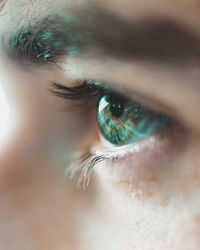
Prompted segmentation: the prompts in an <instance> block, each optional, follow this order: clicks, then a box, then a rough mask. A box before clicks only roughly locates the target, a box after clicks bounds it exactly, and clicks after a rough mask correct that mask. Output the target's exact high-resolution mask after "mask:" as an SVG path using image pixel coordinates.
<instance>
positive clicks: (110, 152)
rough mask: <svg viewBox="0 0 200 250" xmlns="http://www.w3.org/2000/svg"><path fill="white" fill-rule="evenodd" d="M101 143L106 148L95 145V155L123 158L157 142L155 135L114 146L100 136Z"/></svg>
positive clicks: (93, 150) (93, 151) (93, 149)
mask: <svg viewBox="0 0 200 250" xmlns="http://www.w3.org/2000/svg"><path fill="white" fill-rule="evenodd" d="M100 139H101V143H102V145H104V147H105V150H104V149H102V150H101V149H99V148H98V147H94V148H92V149H91V153H93V154H95V155H97V156H98V155H103V156H104V157H106V158H107V159H116V158H122V157H125V156H126V155H128V154H134V153H138V152H140V151H142V150H143V149H144V148H146V147H149V146H153V144H155V143H156V142H157V140H156V137H155V136H149V137H148V138H146V139H144V140H141V141H137V142H135V143H132V144H128V145H125V146H120V147H117V146H113V145H112V144H111V143H109V142H108V141H107V140H105V139H104V138H103V136H100Z"/></svg>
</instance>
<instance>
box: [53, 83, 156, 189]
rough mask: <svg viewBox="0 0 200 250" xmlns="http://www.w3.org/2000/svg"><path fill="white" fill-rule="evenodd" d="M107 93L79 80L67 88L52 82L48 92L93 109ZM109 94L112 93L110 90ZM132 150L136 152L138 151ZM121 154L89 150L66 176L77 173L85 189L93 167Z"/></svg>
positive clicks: (94, 84)
mask: <svg viewBox="0 0 200 250" xmlns="http://www.w3.org/2000/svg"><path fill="white" fill-rule="evenodd" d="M107 91H108V87H107V86H104V85H102V84H99V83H98V82H95V81H86V80H80V81H79V82H78V84H77V85H76V86H75V87H67V86H64V85H61V84H58V83H55V82H54V83H52V84H51V88H50V92H51V93H52V94H53V95H55V96H57V97H60V98H62V99H65V100H78V101H83V102H84V104H92V105H93V107H94V106H96V107H97V105H98V101H99V98H100V97H101V96H102V95H103V94H105V93H106V92H107ZM111 92H113V93H114V91H112V90H111ZM152 140H154V138H153V137H150V139H149V142H150V143H151V142H152ZM136 146H138V145H136ZM138 147H143V145H139V146H138ZM134 150H135V151H137V150H138V149H134ZM121 154H122V155H123V156H124V155H125V154H126V153H125V154H124V152H123V150H122V152H120V153H113V154H109V153H107V154H106V153H101V152H99V153H97V152H95V153H92V152H91V150H88V151H87V152H86V153H83V154H81V155H79V157H77V158H78V160H76V161H75V163H74V164H71V165H70V167H68V168H67V175H68V176H69V177H70V178H71V179H72V178H73V177H74V176H75V175H76V173H77V172H80V177H79V179H78V186H79V185H80V184H81V183H83V187H84V188H85V187H86V186H88V184H89V181H90V176H91V172H92V169H93V168H94V166H95V165H97V164H98V163H100V162H102V161H104V160H108V159H117V158H118V157H120V155H121Z"/></svg>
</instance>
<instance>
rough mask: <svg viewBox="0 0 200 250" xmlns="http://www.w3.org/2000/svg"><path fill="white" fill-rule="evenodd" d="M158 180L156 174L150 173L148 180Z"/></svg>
mask: <svg viewBox="0 0 200 250" xmlns="http://www.w3.org/2000/svg"><path fill="white" fill-rule="evenodd" d="M156 180H157V177H156V176H155V175H154V174H152V175H149V177H148V181H149V182H154V181H156Z"/></svg>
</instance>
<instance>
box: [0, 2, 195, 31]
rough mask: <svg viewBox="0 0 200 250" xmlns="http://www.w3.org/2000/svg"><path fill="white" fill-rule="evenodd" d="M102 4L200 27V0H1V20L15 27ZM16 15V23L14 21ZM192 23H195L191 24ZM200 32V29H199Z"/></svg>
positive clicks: (128, 15) (126, 13)
mask: <svg viewBox="0 0 200 250" xmlns="http://www.w3.org/2000/svg"><path fill="white" fill-rule="evenodd" d="M92 5H94V8H95V5H98V6H100V7H102V8H105V9H107V10H109V11H111V12H114V13H115V14H117V15H118V16H120V17H122V18H124V19H126V20H131V19H137V18H141V16H142V17H143V18H145V17H148V16H158V17H159V16H162V17H163V16H166V17H170V18H175V19H178V21H181V22H185V24H186V25H189V26H190V28H193V29H196V30H198V31H199V23H200V17H199V9H200V3H199V1H197V0H191V1H184V0H167V1H162V0H157V1H156V4H155V1H153V0H145V1H130V0H110V1H106V0H73V1H72V0H67V1H66V0H57V1H54V0H43V1H40V0H18V1H15V0H2V1H1V0H0V9H1V8H2V11H1V16H0V17H1V24H0V29H1V30H3V29H4V28H5V25H4V24H5V23H6V29H8V27H10V28H11V29H15V28H16V26H19V25H20V24H23V23H24V22H26V21H27V20H31V19H33V18H34V19H35V18H40V17H42V16H44V15H48V14H51V13H55V12H56V13H59V14H60V13H62V12H63V13H65V11H66V10H69V9H70V8H76V7H86V6H90V7H91V6H92ZM13 19H15V24H13V22H12V21H13ZM191 24H192V25H191ZM199 32H200V31H199Z"/></svg>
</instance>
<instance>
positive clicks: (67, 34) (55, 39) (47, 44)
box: [8, 17, 91, 63]
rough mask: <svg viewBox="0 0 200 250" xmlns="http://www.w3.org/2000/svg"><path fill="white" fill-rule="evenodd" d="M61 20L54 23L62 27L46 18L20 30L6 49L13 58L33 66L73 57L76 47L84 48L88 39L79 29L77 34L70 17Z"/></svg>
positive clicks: (76, 51) (77, 52)
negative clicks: (25, 60)
mask: <svg viewBox="0 0 200 250" xmlns="http://www.w3.org/2000/svg"><path fill="white" fill-rule="evenodd" d="M60 18H61V17H60ZM61 20H62V21H60V22H57V23H59V24H63V25H59V24H57V25H56V23H55V22H51V20H50V18H47V20H46V21H44V20H43V21H42V23H39V22H36V24H32V25H27V27H25V26H24V27H22V28H21V29H20V30H19V31H18V32H17V33H15V34H14V35H13V36H12V37H11V38H10V40H9V42H8V43H9V48H8V50H9V51H10V53H11V54H12V52H13V51H14V53H15V56H16V57H20V56H21V58H27V59H29V60H31V62H33V63H46V62H56V60H58V59H59V60H60V58H62V57H63V56H64V55H68V56H77V55H78V54H79V49H78V47H79V46H81V47H82V48H83V47H86V44H87V40H88V39H91V36H90V35H89V34H87V32H83V31H82V30H81V29H80V32H77V29H78V27H79V26H78V24H74V23H73V22H72V20H71V19H70V18H64V17H62V18H61ZM33 23H34V21H33ZM75 27H76V30H75Z"/></svg>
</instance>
